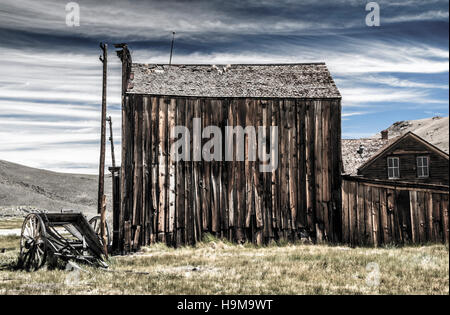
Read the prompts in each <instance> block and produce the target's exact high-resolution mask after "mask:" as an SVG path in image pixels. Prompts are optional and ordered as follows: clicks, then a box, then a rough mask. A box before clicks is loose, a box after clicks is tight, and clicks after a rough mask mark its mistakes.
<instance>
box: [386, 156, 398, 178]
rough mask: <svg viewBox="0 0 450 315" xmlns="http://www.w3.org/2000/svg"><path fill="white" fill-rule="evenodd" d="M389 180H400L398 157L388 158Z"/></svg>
mask: <svg viewBox="0 0 450 315" xmlns="http://www.w3.org/2000/svg"><path fill="white" fill-rule="evenodd" d="M387 160H388V178H389V179H395V178H400V160H399V158H398V157H388V159H387Z"/></svg>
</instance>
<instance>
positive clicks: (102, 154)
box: [97, 43, 108, 214]
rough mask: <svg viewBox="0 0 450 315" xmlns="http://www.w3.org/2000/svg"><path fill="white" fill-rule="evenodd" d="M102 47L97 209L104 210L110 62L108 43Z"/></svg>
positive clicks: (101, 45)
mask: <svg viewBox="0 0 450 315" xmlns="http://www.w3.org/2000/svg"><path fill="white" fill-rule="evenodd" d="M100 48H101V49H102V50H103V56H100V61H101V62H102V63H103V90H102V122H101V138H100V163H99V170H98V199H97V201H98V204H97V211H98V213H99V214H101V212H102V205H103V195H104V186H105V146H106V143H105V142H106V141H105V139H106V74H107V64H108V45H107V44H103V43H100Z"/></svg>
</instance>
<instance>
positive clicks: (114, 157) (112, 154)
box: [106, 116, 116, 172]
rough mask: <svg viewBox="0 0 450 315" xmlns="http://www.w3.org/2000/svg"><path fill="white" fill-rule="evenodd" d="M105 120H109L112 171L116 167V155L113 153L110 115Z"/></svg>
mask: <svg viewBox="0 0 450 315" xmlns="http://www.w3.org/2000/svg"><path fill="white" fill-rule="evenodd" d="M106 120H107V121H108V122H109V141H110V142H111V159H112V167H113V172H114V171H115V169H116V156H115V154H114V140H113V130H112V119H111V116H109V117H108V118H106Z"/></svg>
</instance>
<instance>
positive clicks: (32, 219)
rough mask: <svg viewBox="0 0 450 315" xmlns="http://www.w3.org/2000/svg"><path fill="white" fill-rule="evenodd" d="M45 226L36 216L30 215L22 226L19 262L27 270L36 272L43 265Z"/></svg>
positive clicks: (45, 247) (45, 240) (45, 238)
mask: <svg viewBox="0 0 450 315" xmlns="http://www.w3.org/2000/svg"><path fill="white" fill-rule="evenodd" d="M46 242H47V237H46V231H45V225H44V222H43V221H42V219H41V218H40V217H39V216H38V215H37V214H30V215H28V216H27V217H26V218H25V221H24V224H23V225H22V237H21V240H20V262H21V264H22V266H23V267H24V268H26V269H27V270H37V269H39V268H40V267H41V266H42V265H43V264H44V263H45V259H46V253H47V243H46Z"/></svg>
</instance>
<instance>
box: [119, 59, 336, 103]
mask: <svg viewBox="0 0 450 315" xmlns="http://www.w3.org/2000/svg"><path fill="white" fill-rule="evenodd" d="M129 83H130V84H129V85H128V89H127V93H136V94H152V95H170V96H202V97H276V98H278V97H279V98H282V97H283V98H284V97H287V98H340V97H341V95H340V93H339V91H338V89H337V87H336V85H335V83H334V81H333V78H332V77H331V74H330V72H329V71H328V68H327V66H326V65H325V63H304V64H234V65H171V66H170V67H169V65H157V64H138V63H133V64H132V66H131V76H130V81H129Z"/></svg>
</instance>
